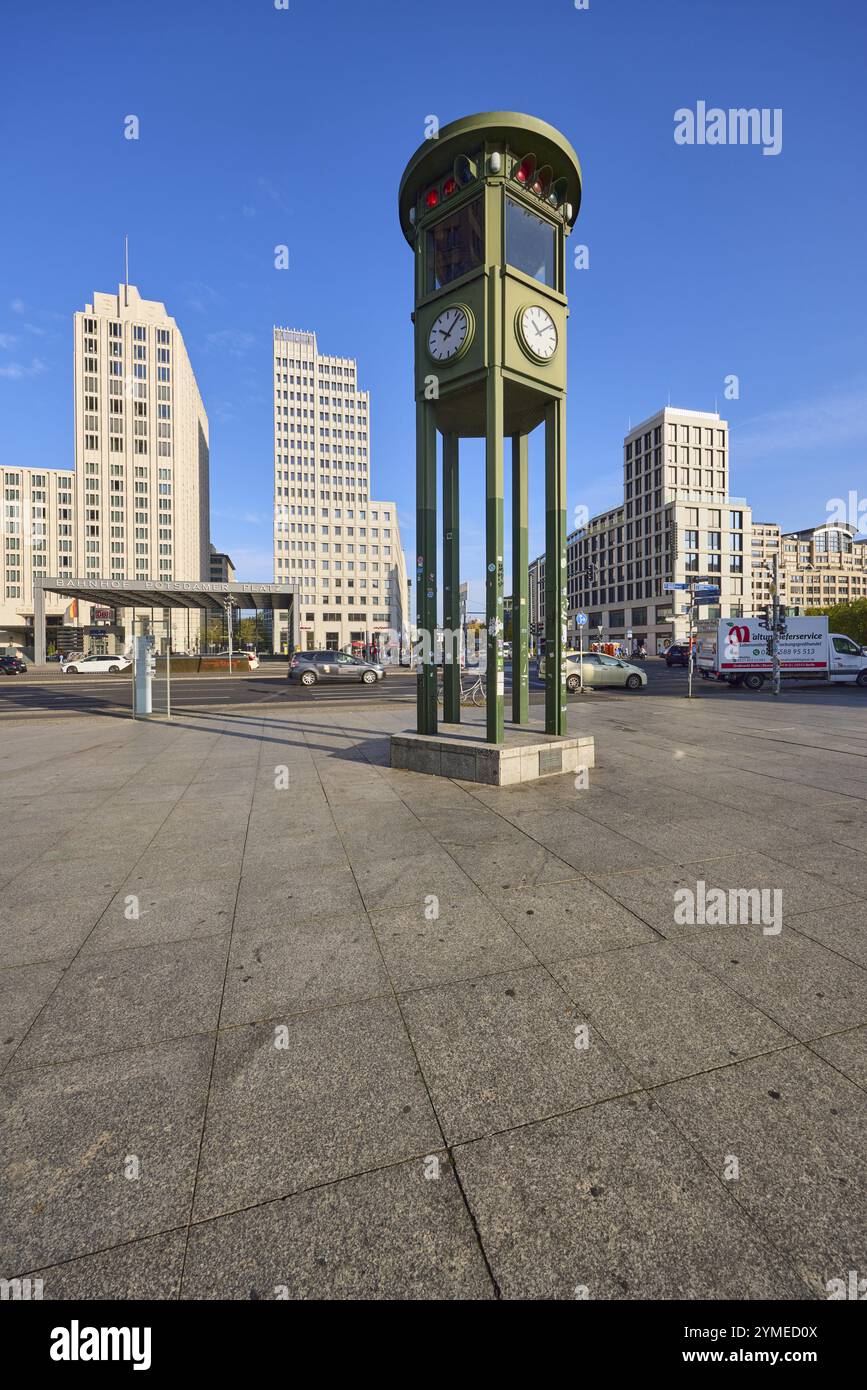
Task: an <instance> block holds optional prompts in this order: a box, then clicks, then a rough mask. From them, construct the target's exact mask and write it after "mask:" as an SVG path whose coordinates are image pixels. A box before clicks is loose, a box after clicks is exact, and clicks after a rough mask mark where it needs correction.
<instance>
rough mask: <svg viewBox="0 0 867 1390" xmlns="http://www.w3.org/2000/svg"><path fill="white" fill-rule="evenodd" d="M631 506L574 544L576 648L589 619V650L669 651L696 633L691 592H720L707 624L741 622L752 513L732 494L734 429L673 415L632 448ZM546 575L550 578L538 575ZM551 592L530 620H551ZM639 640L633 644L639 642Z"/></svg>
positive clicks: (710, 419) (571, 584)
mask: <svg viewBox="0 0 867 1390" xmlns="http://www.w3.org/2000/svg"><path fill="white" fill-rule="evenodd" d="M623 492H624V496H623V501H622V502H620V503H618V504H617V506H615V507H613V508H611V510H610V511H606V512H602V513H600V514H599V515H598V516H594V517H591V518H590V520H589V521H588V522H587V524H586V525H584V526H581V527H579V528H578V529H577V530H575V531H573V532H571V534H570V535H569V536H568V537H567V550H566V563H567V585H568V591H567V592H568V613H569V641H570V643H571V642H573V641H574V640H575V638H576V637H577V628H576V627H575V616H576V614H577V613H579V612H584V613H586V614H587V626H586V629H585V641H595V640H601V641H603V642H609V641H610V642H615V643H623V644H625V645H627V646H630V647H631V645H633V644H635V645H639V644H642V643H644V644H646V646H647V649H648V651H651V652H656V651H664V650H665V648H666V647H667V646H668V645H669V644H670V643H672V642H682V641H684V640H685V639H686V637H687V635H688V630H689V618H688V616H687V614H686V613H685V612H684V607H685V603H686V593H685V591H684V589H683V588H679V589H671V590H667V589H666V588H665V585H666V584H667V583H668V584H680V585H683V586H687V585H689V584H690V583H691V582H692V581H693V580H694V579H698V578H709V579H710V580H711V581H714V582H716V583H717V584H718V586H719V590H720V602H719V604H718V605H716V606H715V607H713V608H703V609H701V610H700V616H701V617H702V618H714V617H724V618H728V617H738V616H740V615H741V614H743V613H745V612H746V611H747V607H748V606H749V604H750V603H751V601H752V591H751V575H750V562H751V536H752V511H751V509H750V507H749V505H748V503H747V501H746V499H745V498H743V497H732V496H731V495H730V493H729V441H728V424H727V422H726V421H725V420H721V419H720V417H719V415H717V414H716V413H711V412H709V411H703V410H680V409H677V408H675V407H672V406H667V407H666V408H665V409H664V410H660V411H659V412H658V413H657V414H656V415H652V416H650V418H649V419H647V420H644V421H642V423H641V424H640V425H636V426H635V427H634V428H633V429H630V431H629V433H628V434H627V435H626V437H625V439H624V441H623ZM536 573H537V576H541V575H543V573H544V569H543V566H542V565H541V564H539V565H538V566H537V571H536ZM544 610H545V602H544V587H543V586H542V585H538V584H537V592H536V597H535V600H534V599H533V597H532V596H531V616H532V614H533V612H534V611H535V612H536V614H537V617H536V621H537V622H538V621H540V620H544ZM630 634H631V636H630Z"/></svg>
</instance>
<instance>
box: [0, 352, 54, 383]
mask: <svg viewBox="0 0 867 1390" xmlns="http://www.w3.org/2000/svg"><path fill="white" fill-rule="evenodd" d="M44 371H47V368H46V366H45V363H44V362H40V360H39V358H38V357H34V358H33V360H32V362H31V363H30V366H29V367H25V366H24V365H23V363H21V362H10V363H8V365H7V366H5V367H0V377H5V379H6V380H7V381H21V380H22V378H24V377H28V376H41V375H42V373H43V372H44Z"/></svg>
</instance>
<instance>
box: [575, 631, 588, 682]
mask: <svg viewBox="0 0 867 1390" xmlns="http://www.w3.org/2000/svg"><path fill="white" fill-rule="evenodd" d="M575 622H576V623H577V624H578V693H579V695H583V694H584V627H585V624H586V622H587V614H586V613H577V614H576V615H575Z"/></svg>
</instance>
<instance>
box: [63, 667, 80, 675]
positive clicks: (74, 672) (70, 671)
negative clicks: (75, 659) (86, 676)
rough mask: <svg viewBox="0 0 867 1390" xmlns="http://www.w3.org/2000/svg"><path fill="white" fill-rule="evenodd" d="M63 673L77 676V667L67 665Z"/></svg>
mask: <svg viewBox="0 0 867 1390" xmlns="http://www.w3.org/2000/svg"><path fill="white" fill-rule="evenodd" d="M64 674H65V675H67V676H77V675H78V667H77V666H67V668H66V671H65V672H64Z"/></svg>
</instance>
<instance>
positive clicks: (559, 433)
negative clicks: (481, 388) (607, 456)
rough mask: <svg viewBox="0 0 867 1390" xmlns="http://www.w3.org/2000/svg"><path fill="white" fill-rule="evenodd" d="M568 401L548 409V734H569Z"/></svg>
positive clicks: (546, 572) (546, 552)
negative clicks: (566, 653)
mask: <svg viewBox="0 0 867 1390" xmlns="http://www.w3.org/2000/svg"><path fill="white" fill-rule="evenodd" d="M565 415H566V408H565V401H564V400H563V399H562V398H561V399H557V400H552V401H551V402H550V404H549V406H548V408H547V410H546V412H545V733H546V734H561V735H562V734H565V733H566V728H567V725H566V674H565V670H564V667H565V661H564V658H563V648H564V641H563V638H564V624H565V621H566V430H565Z"/></svg>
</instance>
